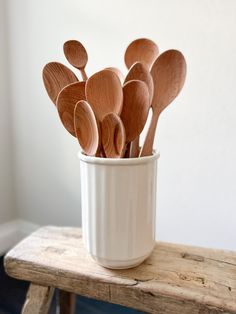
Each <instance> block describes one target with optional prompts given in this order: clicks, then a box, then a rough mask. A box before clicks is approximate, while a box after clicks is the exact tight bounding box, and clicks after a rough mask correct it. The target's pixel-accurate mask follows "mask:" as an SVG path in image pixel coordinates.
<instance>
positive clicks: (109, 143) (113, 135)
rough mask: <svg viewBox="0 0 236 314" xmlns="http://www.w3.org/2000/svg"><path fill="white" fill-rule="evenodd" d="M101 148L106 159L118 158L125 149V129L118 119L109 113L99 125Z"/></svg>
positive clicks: (115, 115)
mask: <svg viewBox="0 0 236 314" xmlns="http://www.w3.org/2000/svg"><path fill="white" fill-rule="evenodd" d="M101 133H102V146H103V149H104V152H105V155H106V157H108V158H119V157H121V156H122V155H123V153H124V148H125V128H124V125H123V123H122V121H121V119H120V117H119V116H118V115H117V114H115V113H113V112H111V113H108V114H107V115H106V116H105V117H104V118H103V120H102V123H101Z"/></svg>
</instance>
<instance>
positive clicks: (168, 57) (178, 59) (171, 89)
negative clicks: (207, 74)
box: [140, 50, 186, 156]
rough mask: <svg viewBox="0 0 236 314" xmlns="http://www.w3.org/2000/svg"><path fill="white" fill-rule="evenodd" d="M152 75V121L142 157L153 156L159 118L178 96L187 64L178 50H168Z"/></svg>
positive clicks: (153, 68) (156, 63) (155, 63)
mask: <svg viewBox="0 0 236 314" xmlns="http://www.w3.org/2000/svg"><path fill="white" fill-rule="evenodd" d="M151 74H152V77H153V82H154V95H153V99H152V110H153V115H152V120H151V124H150V127H149V129H148V133H147V136H146V139H145V142H144V145H143V147H142V150H141V154H140V156H149V155H152V149H153V142H154V138H155V131H156V126H157V121H158V118H159V116H160V114H161V112H162V111H163V110H164V109H165V108H166V107H167V106H168V105H169V104H170V103H171V102H172V101H173V100H174V99H175V98H176V97H177V96H178V94H179V93H180V91H181V89H182V87H183V85H184V82H185V77H186V62H185V59H184V56H183V55H182V53H181V52H180V51H178V50H167V51H165V52H164V53H162V54H161V55H160V56H159V57H158V58H157V59H156V61H155V62H154V64H153V66H152V69H151Z"/></svg>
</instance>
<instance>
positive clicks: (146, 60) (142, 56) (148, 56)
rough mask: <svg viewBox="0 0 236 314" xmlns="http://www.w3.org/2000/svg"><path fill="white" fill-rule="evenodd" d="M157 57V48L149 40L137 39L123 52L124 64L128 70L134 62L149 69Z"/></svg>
mask: <svg viewBox="0 0 236 314" xmlns="http://www.w3.org/2000/svg"><path fill="white" fill-rule="evenodd" d="M158 55H159V48H158V46H157V45H156V44H155V43H154V42H153V41H152V40H150V39H147V38H139V39H136V40H134V41H132V42H131V43H130V44H129V46H128V47H127V49H126V51H125V64H126V66H127V69H129V68H130V67H131V66H132V65H133V64H134V63H135V62H137V61H138V62H141V63H143V64H144V65H146V67H147V68H148V69H150V67H151V65H152V64H153V62H154V60H155V59H156V58H157V57H158Z"/></svg>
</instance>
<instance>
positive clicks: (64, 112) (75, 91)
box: [56, 82, 86, 137]
mask: <svg viewBox="0 0 236 314" xmlns="http://www.w3.org/2000/svg"><path fill="white" fill-rule="evenodd" d="M80 100H86V96H85V82H76V83H73V84H70V85H67V86H66V87H64V88H63V89H62V90H61V92H60V93H59V95H58V97H57V102H56V106H57V110H58V113H59V116H60V119H61V121H62V123H63V125H64V127H65V128H66V130H67V131H68V132H69V133H70V134H71V135H73V136H75V137H76V134H75V129H74V109H75V105H76V104H77V102H78V101H80Z"/></svg>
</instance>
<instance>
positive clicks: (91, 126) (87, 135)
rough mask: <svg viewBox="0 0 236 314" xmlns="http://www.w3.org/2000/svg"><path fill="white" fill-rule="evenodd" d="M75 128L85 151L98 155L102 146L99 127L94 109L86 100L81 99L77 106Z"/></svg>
mask: <svg viewBox="0 0 236 314" xmlns="http://www.w3.org/2000/svg"><path fill="white" fill-rule="evenodd" d="M74 128H75V133H76V136H77V139H78V141H79V143H80V146H81V148H82V149H83V151H84V153H85V154H86V155H89V156H94V155H96V153H97V151H98V150H99V146H100V139H99V129H98V125H97V121H96V117H95V115H94V113H93V110H92V108H91V107H90V105H89V104H88V103H87V102H86V101H85V100H80V101H79V102H78V103H77V104H76V106H75V110H74Z"/></svg>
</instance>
